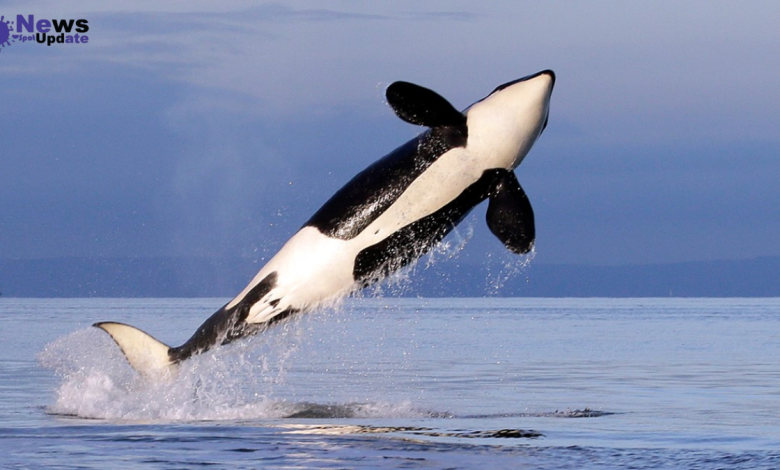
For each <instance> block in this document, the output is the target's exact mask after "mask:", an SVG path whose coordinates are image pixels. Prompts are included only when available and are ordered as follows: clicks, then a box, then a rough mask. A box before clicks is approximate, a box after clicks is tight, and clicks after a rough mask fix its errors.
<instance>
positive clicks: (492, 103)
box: [93, 70, 555, 377]
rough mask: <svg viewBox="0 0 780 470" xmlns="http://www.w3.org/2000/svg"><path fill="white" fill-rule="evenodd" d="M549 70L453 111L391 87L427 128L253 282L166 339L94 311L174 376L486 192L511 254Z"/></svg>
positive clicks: (404, 250)
mask: <svg viewBox="0 0 780 470" xmlns="http://www.w3.org/2000/svg"><path fill="white" fill-rule="evenodd" d="M554 84H555V74H554V73H553V71H552V70H544V71H541V72H538V73H536V74H533V75H529V76H527V77H523V78H520V79H518V80H514V81H511V82H508V83H505V84H503V85H501V86H499V87H497V88H496V89H495V90H493V91H492V92H491V93H490V94H489V95H488V96H486V97H485V98H483V99H481V100H480V101H477V102H476V103H474V104H472V105H471V106H469V107H468V108H466V109H465V110H464V111H462V112H461V111H458V110H457V109H456V108H455V107H454V106H453V105H452V104H450V102H449V101H447V100H446V99H445V98H443V97H442V96H440V95H439V94H437V93H436V92H434V91H432V90H429V89H427V88H424V87H421V86H419V85H415V84H412V83H408V82H395V83H392V84H391V85H390V86H388V87H387V90H386V98H387V103H388V104H389V105H390V107H391V108H392V109H393V111H394V112H395V114H396V115H397V116H398V117H399V118H401V119H402V120H404V121H406V122H408V123H410V124H414V125H417V126H423V127H426V128H427V130H425V131H424V132H422V133H421V134H419V135H418V136H417V137H415V138H413V139H412V140H410V141H409V142H407V143H405V144H403V145H401V146H400V147H398V148H397V149H395V150H393V151H392V152H390V153H389V154H388V155H386V156H385V157H383V158H381V159H379V160H378V161H376V162H374V163H373V164H371V165H370V166H368V167H367V168H366V169H364V170H363V171H361V172H360V173H358V174H357V175H356V176H355V177H354V178H352V179H351V180H350V181H349V182H347V184H345V185H344V186H343V187H342V188H341V189H339V190H338V191H337V192H336V194H334V195H333V196H332V197H331V198H330V199H329V200H328V201H327V202H325V204H323V206H322V207H321V208H320V209H319V210H318V211H317V212H315V213H314V215H313V216H311V218H310V219H309V220H308V221H307V222H306V223H305V224H303V227H302V228H301V229H300V230H298V232H297V233H295V234H294V235H293V236H292V238H290V239H289V241H287V243H286V244H285V245H284V246H283V247H282V248H281V249H280V250H279V252H278V253H277V254H276V255H274V257H273V258H271V260H269V261H268V263H267V264H266V265H265V266H264V267H263V268H261V269H260V271H259V272H258V273H257V275H256V276H255V277H254V279H252V281H251V282H249V284H248V285H247V286H246V287H245V288H244V290H243V291H241V292H240V293H239V294H238V295H237V296H236V297H235V298H233V299H232V300H230V301H229V302H228V303H227V304H225V305H224V306H223V307H222V308H220V309H219V310H218V311H217V312H216V313H214V314H213V315H212V316H211V317H209V318H208V319H207V320H206V321H205V322H204V323H203V325H201V326H200V327H199V328H198V329H197V331H195V333H194V334H193V335H192V337H191V338H190V339H189V340H187V341H186V342H185V343H184V344H182V345H181V346H177V347H170V346H168V345H165V344H163V343H162V342H160V341H158V340H156V339H155V338H153V337H152V336H150V335H149V334H147V333H145V332H143V331H141V330H139V329H137V328H134V327H132V326H129V325H125V324H122V323H116V322H101V323H95V324H94V325H93V326H95V327H98V328H101V329H102V330H104V331H105V332H107V333H108V334H109V335H110V336H111V337H112V338H113V339H114V341H116V343H117V344H118V345H119V347H120V348H121V350H122V352H123V353H124V355H125V357H126V358H127V360H128V362H129V363H130V365H131V366H132V367H133V368H134V369H135V370H136V371H138V372H139V373H140V374H141V375H144V376H147V377H159V376H170V374H171V373H173V371H175V370H176V366H177V365H178V364H179V363H181V362H182V361H184V360H186V359H187V358H189V357H191V356H193V355H195V354H200V353H203V352H205V351H208V350H209V349H211V348H213V347H215V346H218V345H222V344H226V343H230V342H232V341H235V340H237V339H239V338H243V337H245V336H248V335H252V334H256V333H258V332H260V331H262V330H264V329H266V328H268V327H269V326H270V325H272V324H274V323H277V322H279V321H281V320H283V319H285V318H287V317H289V316H291V315H293V314H298V313H303V312H307V311H311V310H312V309H314V308H316V307H317V306H318V305H321V304H323V303H325V302H328V301H333V300H335V299H337V298H340V297H343V296H346V295H348V294H349V293H352V292H354V291H357V290H359V289H362V288H365V287H367V286H369V285H371V284H373V283H375V282H377V281H379V280H381V279H382V278H384V277H386V276H387V275H389V274H391V273H393V272H394V271H396V270H398V269H400V268H402V267H404V266H406V265H408V264H409V263H411V262H413V261H415V260H416V259H417V258H419V257H420V256H422V255H423V254H425V253H427V252H428V251H429V250H430V249H431V248H433V247H434V246H435V245H436V244H437V243H439V242H440V241H441V240H442V239H443V238H444V237H445V236H446V235H447V234H448V233H449V232H450V231H451V230H452V229H453V228H454V227H455V226H456V225H458V223H460V222H461V221H462V220H463V219H464V218H465V217H466V215H467V214H468V213H469V212H470V211H471V209H473V208H474V207H475V206H476V205H478V204H479V203H481V202H482V201H484V200H486V199H487V200H488V207H487V216H486V218H487V224H488V227H489V228H490V231H491V232H492V233H493V234H494V235H495V236H496V237H497V238H498V239H499V240H500V241H501V242H502V243H503V244H504V245H505V246H506V248H508V249H509V250H510V251H512V252H514V253H518V254H522V253H527V252H528V251H530V250H531V248H532V247H533V244H534V240H535V236H536V235H535V226H534V214H533V209H532V208H531V204H530V202H529V200H528V197H527V196H526V194H525V191H524V190H523V188H522V187H521V186H520V183H519V182H518V181H517V177H516V176H515V173H514V169H515V168H517V166H518V165H520V163H521V162H522V161H523V159H524V158H525V156H526V155H527V154H528V152H529V151H530V149H531V147H532V146H533V144H534V142H536V140H537V139H538V138H539V136H540V135H541V134H542V132H543V131H544V129H545V127H546V126H547V120H548V115H549V108H550V97H551V95H552V90H553V86H554Z"/></svg>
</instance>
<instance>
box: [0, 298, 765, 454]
mask: <svg viewBox="0 0 780 470" xmlns="http://www.w3.org/2000/svg"><path fill="white" fill-rule="evenodd" d="M223 302H224V299H9V298H0V319H1V321H2V341H0V468H3V469H15V468H20V469H21V468H63V469H89V468H95V469H113V468H117V469H135V468H160V469H176V468H181V469H191V468H199V467H211V468H463V469H473V468H491V469H500V468H529V469H566V468H571V469H602V468H635V469H640V468H647V469H659V468H669V469H682V468H690V469H709V468H713V469H714V468H728V469H734V468H745V469H748V468H749V469H770V468H780V363H779V362H778V358H780V299H674V298H672V299H524V298H515V299H501V298H487V299H397V298H379V299H376V298H375V299H349V300H346V301H345V302H344V303H343V304H342V305H340V306H338V307H335V308H330V309H324V310H322V311H320V312H316V313H314V314H310V315H308V316H304V317H300V318H298V319H294V320H292V321H289V322H286V323H284V324H282V325H280V326H279V327H277V328H274V329H272V330H270V331H267V332H266V333H264V334H262V335H259V336H256V337H254V338H251V339H248V340H245V341H241V342H237V343H235V344H232V345H229V346H226V347H223V348H220V349H218V350H216V351H213V352H211V353H208V354H204V355H202V356H199V357H197V358H195V359H193V360H191V361H188V362H186V363H185V364H184V365H183V366H182V367H181V369H180V371H179V373H178V374H177V376H176V377H175V378H174V379H173V380H171V381H168V382H163V383H150V382H148V381H146V380H144V379H142V378H140V377H138V376H137V375H136V374H135V373H134V372H133V371H132V370H131V369H130V367H129V366H128V365H127V364H126V362H125V360H124V358H123V356H122V354H121V352H119V350H118V349H117V347H116V346H115V345H114V344H113V342H112V341H111V339H110V338H108V336H107V335H106V334H105V333H103V332H102V331H99V330H97V329H95V328H91V327H90V325H91V324H92V323H94V322H96V321H104V320H115V321H122V322H126V323H130V324H133V325H135V326H138V327H140V328H142V329H144V330H146V331H148V332H149V333H151V334H153V335H154V336H156V337H157V338H158V339H160V340H163V341H165V342H167V343H169V344H179V343H181V342H183V341H184V340H186V339H187V338H188V337H189V335H190V334H191V333H192V332H193V331H194V330H195V328H196V327H197V326H198V325H200V323H201V322H202V321H203V320H204V319H205V318H206V317H207V316H208V315H210V314H211V313H212V312H213V311H215V310H216V309H217V308H218V307H219V306H220V305H221V304H222V303H223Z"/></svg>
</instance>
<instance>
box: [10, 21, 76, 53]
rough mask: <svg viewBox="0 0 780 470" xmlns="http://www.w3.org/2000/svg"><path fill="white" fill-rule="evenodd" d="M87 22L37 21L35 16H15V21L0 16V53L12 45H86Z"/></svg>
mask: <svg viewBox="0 0 780 470" xmlns="http://www.w3.org/2000/svg"><path fill="white" fill-rule="evenodd" d="M88 31H89V21H87V20H85V19H83V18H82V19H78V20H76V19H69V20H64V19H51V20H50V19H38V20H37V21H36V20H35V15H27V16H25V15H16V21H11V20H6V19H5V16H0V52H2V50H3V49H4V48H5V47H7V46H10V45H11V44H12V43H17V42H18V43H30V44H43V45H46V46H53V45H56V44H87V43H88V42H89V36H87V35H86V34H85V33H87V32H88Z"/></svg>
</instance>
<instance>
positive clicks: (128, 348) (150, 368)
mask: <svg viewBox="0 0 780 470" xmlns="http://www.w3.org/2000/svg"><path fill="white" fill-rule="evenodd" d="M92 326H94V327H96V328H100V329H101V330H103V331H105V332H106V333H108V334H109V335H110V336H111V338H113V339H114V341H116V344H117V345H119V349H121V350H122V352H123V353H124V355H125V357H126V358H127V362H129V363H130V365H131V366H133V369H135V370H136V371H137V372H138V373H140V374H141V375H143V376H145V377H147V378H152V379H164V378H169V377H171V375H172V374H173V372H174V371H175V364H174V362H173V361H171V358H170V355H169V351H170V350H171V348H170V347H168V346H167V345H166V344H163V343H161V342H160V341H158V340H156V339H155V338H153V337H152V336H151V335H149V334H147V333H144V332H143V331H141V330H139V329H138V328H135V327H132V326H130V325H125V324H123V323H115V322H102V323H95V324H94V325H92Z"/></svg>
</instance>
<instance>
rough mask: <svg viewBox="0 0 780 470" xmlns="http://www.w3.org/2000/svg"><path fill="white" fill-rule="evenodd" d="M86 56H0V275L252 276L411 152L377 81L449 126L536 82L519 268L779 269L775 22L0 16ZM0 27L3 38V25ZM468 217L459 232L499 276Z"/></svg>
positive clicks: (26, 46) (480, 224)
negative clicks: (434, 97) (542, 86)
mask: <svg viewBox="0 0 780 470" xmlns="http://www.w3.org/2000/svg"><path fill="white" fill-rule="evenodd" d="M0 15H2V16H4V18H5V20H4V21H9V20H10V21H15V20H16V18H17V15H23V16H25V17H26V16H27V15H34V17H35V20H36V21H38V20H39V19H66V20H68V19H86V20H87V21H88V25H89V31H88V32H87V33H85V34H86V35H87V36H88V38H89V40H88V42H87V43H86V44H53V45H51V46H46V45H42V44H38V43H36V42H34V41H31V42H24V43H23V42H20V41H15V42H9V43H7V44H6V45H5V47H3V48H0V258H17V259H37V258H50V257H71V256H77V257H155V256H205V257H249V258H256V259H267V258H268V257H269V256H271V255H272V254H273V253H274V252H275V251H276V250H278V248H279V247H280V246H281V245H282V244H283V243H284V241H285V240H286V239H287V238H289V237H290V236H291V235H292V234H293V233H294V232H295V231H296V230H297V229H298V228H299V227H300V226H301V225H302V224H303V223H304V222H305V221H306V220H307V219H308V218H309V217H310V215H311V214H312V213H313V212H314V211H315V210H316V209H317V208H319V206H320V205H321V204H322V203H323V202H324V201H325V200H327V198H328V197H329V196H330V195H331V194H332V193H333V192H335V191H336V190H337V189H338V188H339V187H340V186H341V185H343V184H344V183H345V182H346V181H348V180H349V179H350V178H351V177H352V176H353V175H354V174H356V173H357V172H358V171H360V170H362V169H363V168H364V167H365V166H367V165H368V164H370V163H371V162H373V161H374V160H376V159H378V158H379V157H381V156H383V155H385V154H386V153H388V152H390V151H391V150H393V149H394V148H395V147H397V146H399V145H401V144H402V143H404V142H405V141H407V140H409V139H410V138H412V137H414V136H415V135H416V134H417V133H418V132H420V129H419V128H416V127H414V126H412V125H409V124H407V123H404V122H402V121H400V120H399V119H398V118H397V117H395V115H394V114H393V113H392V111H391V110H390V109H389V107H388V106H387V105H386V103H385V99H384V89H385V88H386V87H387V85H389V84H390V83H392V82H393V81H396V80H405V81H411V82H415V83H419V84H421V85H423V86H425V87H428V88H432V89H434V90H436V91H437V92H439V93H440V94H442V95H443V96H444V97H446V98H447V99H449V100H450V101H451V102H452V103H453V104H454V105H455V106H456V107H457V108H460V109H462V108H465V107H466V106H468V105H470V104H471V103H473V102H475V101H477V100H479V99H481V98H483V97H484V96H485V95H487V94H488V93H490V91H491V90H493V89H494V88H495V87H496V86H497V85H499V84H502V83H505V82H507V81H510V80H513V79H516V78H519V77H522V76H525V75H529V74H532V73H535V72H537V71H540V70H544V69H553V70H554V71H555V72H556V75H557V81H556V86H555V90H554V92H553V96H552V103H551V110H550V118H549V125H548V127H547V129H546V131H545V132H544V135H543V136H542V137H541V139H540V140H539V141H538V142H537V144H536V145H535V147H534V148H533V149H532V151H531V153H530V154H529V155H528V157H527V158H526V159H525V160H524V162H523V164H522V165H521V166H520V167H519V168H518V169H517V174H518V178H519V180H520V182H521V184H522V185H523V187H524V188H525V190H526V192H527V194H528V196H529V198H530V200H531V203H532V204H533V207H534V211H535V214H536V227H537V242H536V248H535V250H536V253H535V258H534V262H535V263H550V264H596V265H623V264H655V263H674V262H684V261H708V260H721V259H749V258H754V257H761V256H780V244H778V243H777V239H778V238H777V233H779V232H780V134H779V133H778V129H780V81H778V77H780V61H779V60H777V58H778V57H779V56H780V28H777V18H780V3H777V2H771V1H768V2H761V1H753V2H744V3H736V2H718V1H715V2H712V1H684V2H677V1H660V2H625V1H613V2H609V1H599V2H554V1H553V2H523V1H515V0H511V1H509V0H507V1H491V2H463V1H461V2H457V1H456V2H442V1H426V2H419V1H414V2H412V1H398V2H358V1H338V2H333V1H318V2H313V1H312V2H308V1H296V2H277V3H273V2H249V1H225V2H219V3H218V2H206V1H202V0H201V1H198V0H196V1H187V2H184V1H175V2H159V1H137V2H132V1H123V2H107V1H102V0H101V1H97V0H95V1H74V2H60V1H57V2H55V1H34V0H33V1H29V0H28V1H24V2H21V1H18V2H17V1H2V2H0ZM14 26H15V25H12V27H14ZM484 211H485V207H484V206H481V207H478V208H477V209H475V210H474V212H473V214H472V215H471V216H470V217H469V219H467V221H466V222H464V224H463V225H462V226H461V227H460V228H459V232H458V234H457V236H459V237H461V238H463V237H470V240H469V242H468V245H467V250H470V251H469V253H471V256H474V257H480V256H505V255H504V249H503V248H502V246H501V244H500V243H499V242H498V241H497V240H496V239H495V238H494V237H493V236H492V235H491V234H490V233H489V231H488V230H487V229H486V227H485V223H484Z"/></svg>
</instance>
